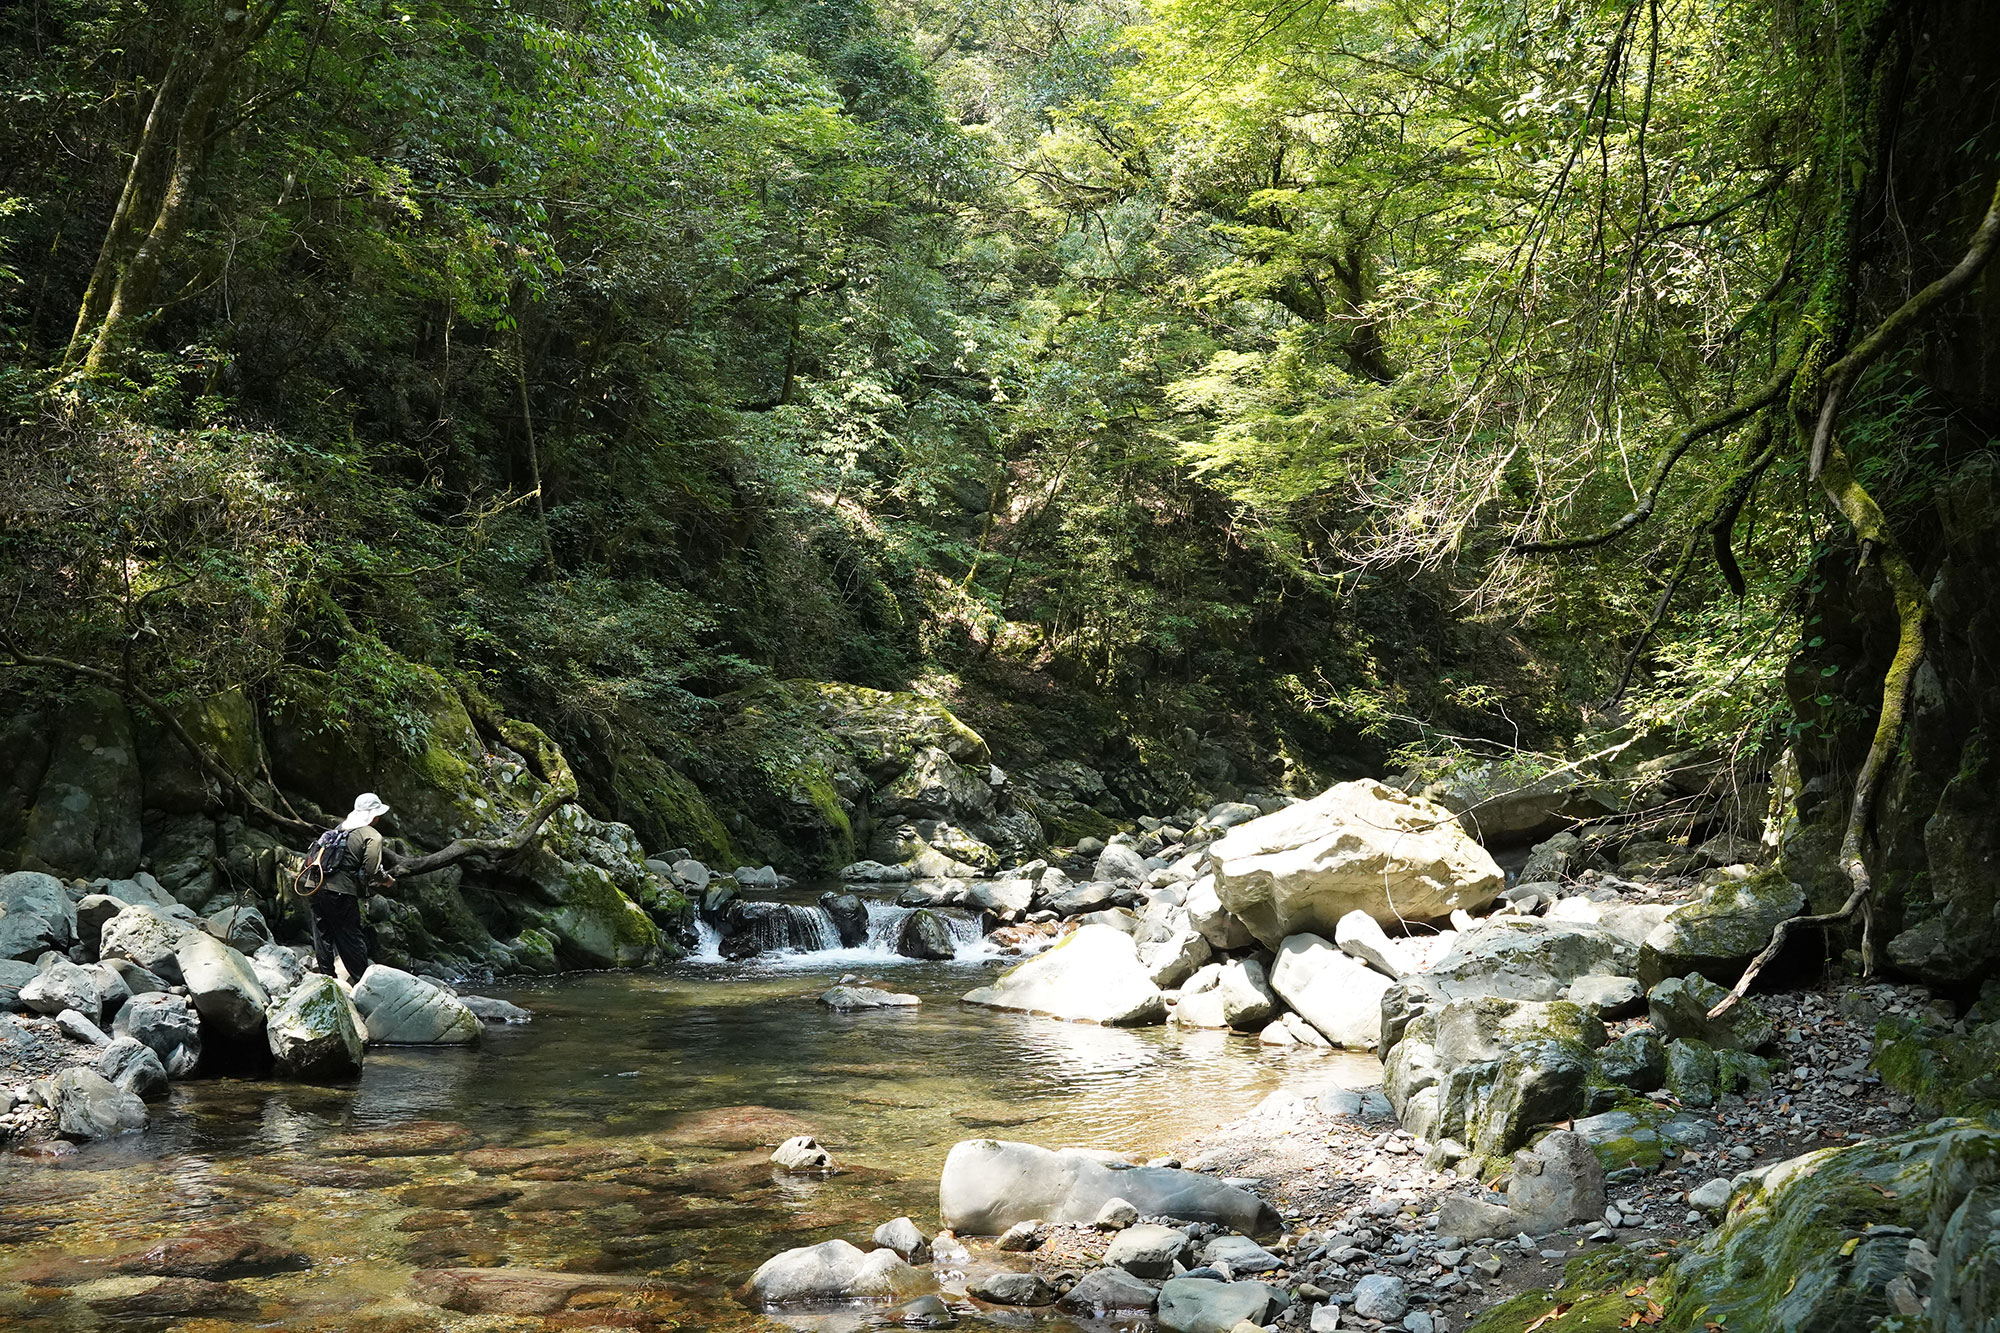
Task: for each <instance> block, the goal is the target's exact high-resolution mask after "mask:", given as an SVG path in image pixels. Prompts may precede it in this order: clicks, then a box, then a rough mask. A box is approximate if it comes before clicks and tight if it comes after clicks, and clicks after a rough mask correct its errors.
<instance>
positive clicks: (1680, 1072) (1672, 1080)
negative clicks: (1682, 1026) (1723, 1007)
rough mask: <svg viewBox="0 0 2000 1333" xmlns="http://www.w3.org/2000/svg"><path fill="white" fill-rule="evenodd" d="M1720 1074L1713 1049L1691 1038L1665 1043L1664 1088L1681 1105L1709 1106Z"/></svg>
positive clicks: (1716, 1090)
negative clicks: (1677, 1099)
mask: <svg viewBox="0 0 2000 1333" xmlns="http://www.w3.org/2000/svg"><path fill="white" fill-rule="evenodd" d="M1721 1078H1722V1071H1721V1067H1720V1066H1719V1065H1718V1064H1717V1063H1716V1059H1715V1048H1714V1047H1712V1046H1710V1045H1709V1044H1708V1043H1707V1042H1705V1041H1701V1040H1699V1039H1698V1038H1694V1037H1682V1038H1681V1039H1680V1040H1678V1041H1670V1042H1668V1043H1667V1087H1668V1088H1669V1089H1671V1090H1672V1092H1673V1094H1674V1096H1676V1097H1678V1098H1680V1099H1681V1104H1682V1105H1683V1106H1702V1107H1706V1106H1713V1105H1715V1099H1716V1096H1717V1095H1718V1093H1719V1091H1720V1086H1721Z"/></svg>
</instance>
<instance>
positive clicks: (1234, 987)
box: [1216, 958, 1282, 1032]
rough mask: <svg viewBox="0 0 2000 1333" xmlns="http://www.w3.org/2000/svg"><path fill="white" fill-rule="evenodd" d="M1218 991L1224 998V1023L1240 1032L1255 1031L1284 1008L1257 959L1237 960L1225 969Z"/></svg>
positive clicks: (1233, 960)
mask: <svg viewBox="0 0 2000 1333" xmlns="http://www.w3.org/2000/svg"><path fill="white" fill-rule="evenodd" d="M1216 991H1217V993H1218V994H1220V995H1221V997H1222V1021H1223V1022H1224V1023H1225V1024H1226V1025H1228V1026H1229V1027H1232V1028H1235V1029H1236V1030H1237V1031H1238V1032H1254V1031H1256V1030H1257V1029H1258V1028H1260V1027H1262V1026H1263V1025H1264V1024H1266V1023H1268V1022H1270V1021H1271V1019H1272V1017H1273V1016H1275V1015H1276V1014H1277V1013H1278V1011H1279V1009H1280V1008H1281V1007H1282V1006H1280V1005H1279V1003H1278V996H1277V993H1276V992H1274V991H1273V990H1272V989H1271V982H1270V979H1269V977H1268V976H1267V975H1266V973H1265V971H1264V965H1263V964H1262V963H1260V962H1258V961H1257V960H1256V959H1255V958H1235V959H1231V960H1230V961H1229V962H1227V963H1225V964H1223V966H1222V978H1221V982H1220V984H1219V985H1217V987H1216Z"/></svg>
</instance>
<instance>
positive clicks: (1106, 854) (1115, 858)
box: [1090, 843, 1146, 884]
mask: <svg viewBox="0 0 2000 1333" xmlns="http://www.w3.org/2000/svg"><path fill="white" fill-rule="evenodd" d="M1090 877H1091V878H1092V879H1093V880H1097V881H1099V882H1101V883H1112V884H1137V883H1138V882H1139V881H1141V880H1143V879H1145V878H1146V858H1145V857H1143V856H1141V855H1140V854H1139V853H1138V851H1136V850H1135V849H1133V848H1131V847H1123V846H1120V845H1119V844H1117V843H1113V844H1111V845H1110V846H1109V847H1106V848H1105V849H1104V850H1103V851H1102V852H1099V853H1098V856H1097V866H1096V868H1095V869H1094V870H1092V871H1091V876H1090Z"/></svg>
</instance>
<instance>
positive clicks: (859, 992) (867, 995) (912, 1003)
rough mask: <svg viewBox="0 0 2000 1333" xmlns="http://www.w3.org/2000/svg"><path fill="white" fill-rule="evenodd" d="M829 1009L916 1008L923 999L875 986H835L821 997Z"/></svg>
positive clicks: (820, 1000)
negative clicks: (879, 988)
mask: <svg viewBox="0 0 2000 1333" xmlns="http://www.w3.org/2000/svg"><path fill="white" fill-rule="evenodd" d="M819 1002H820V1003H821V1004H823V1005H825V1006H826V1007H827V1008H829V1009H838V1010H841V1011H843V1012H844V1011H847V1010H852V1009H914V1008H916V1007H917V1006H918V1005H920V1004H922V1003H923V1001H922V1000H921V999H920V998H918V997H917V996H915V995H903V994H899V993H897V992H895V991H886V990H877V989H876V988H875V987H873V986H835V987H833V988H832V989H831V990H829V991H827V992H826V993H825V994H823V995H821V996H820V997H819Z"/></svg>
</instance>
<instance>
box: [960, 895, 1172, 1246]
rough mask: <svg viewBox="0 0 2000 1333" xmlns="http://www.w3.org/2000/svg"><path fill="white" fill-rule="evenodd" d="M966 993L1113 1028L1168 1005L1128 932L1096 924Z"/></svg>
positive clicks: (997, 1004)
mask: <svg viewBox="0 0 2000 1333" xmlns="http://www.w3.org/2000/svg"><path fill="white" fill-rule="evenodd" d="M964 998H965V1000H966V1002H967V1003H969V1004H981V1005H987V1006H989V1007H992V1008H995V1009H1015V1010H1023V1011H1026V1012H1028V1013H1036V1014H1047V1015H1049V1016H1050V1017H1052V1018H1062V1019H1069V1020H1071V1021H1074V1022H1082V1023H1102V1024H1105V1025H1107V1026H1112V1027H1134V1026H1139V1025H1142V1024H1147V1023H1157V1022H1159V1021H1161V1020H1162V1019H1164V1018H1165V1017H1166V1009H1167V1006H1166V1001H1165V999H1164V998H1163V997H1162V996H1161V995H1160V988H1159V987H1158V986H1155V985H1154V984H1153V979H1152V978H1151V977H1150V976H1148V975H1147V974H1146V969H1145V968H1144V967H1143V966H1141V965H1140V962H1139V952H1138V948H1137V946H1135V945H1134V943H1133V941H1132V937H1131V936H1130V935H1127V934H1125V933H1124V932H1122V931H1118V930H1114V929H1112V928H1111V927H1109V926H1096V925H1093V926H1081V927H1079V928H1078V929H1076V930H1075V931H1073V932H1071V933H1070V934H1069V935H1067V936H1065V937H1063V939H1061V940H1060V941H1058V942H1057V943H1056V944H1055V945H1054V946H1053V947H1051V948H1049V949H1046V950H1044V951H1043V952H1041V953H1039V954H1036V955H1034V956H1033V957H1032V958H1029V959H1028V960H1027V961H1025V962H1023V963H1020V964H1018V965H1016V966H1015V967H1012V968H1010V969H1008V970H1007V971H1005V972H1003V973H1001V974H1000V975H999V976H998V977H997V978H995V979H994V981H993V983H992V984H991V985H988V986H981V987H979V988H978V989H977V990H973V991H970V992H968V993H967V994H966V995H965V997H964ZM1080 1220H1088V1219H1080Z"/></svg>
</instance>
